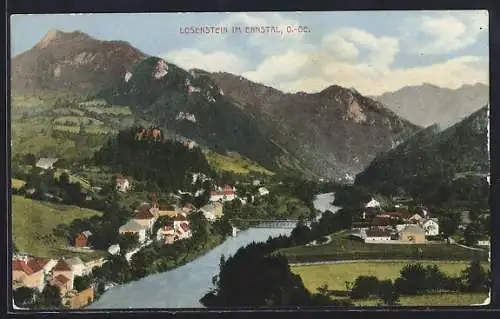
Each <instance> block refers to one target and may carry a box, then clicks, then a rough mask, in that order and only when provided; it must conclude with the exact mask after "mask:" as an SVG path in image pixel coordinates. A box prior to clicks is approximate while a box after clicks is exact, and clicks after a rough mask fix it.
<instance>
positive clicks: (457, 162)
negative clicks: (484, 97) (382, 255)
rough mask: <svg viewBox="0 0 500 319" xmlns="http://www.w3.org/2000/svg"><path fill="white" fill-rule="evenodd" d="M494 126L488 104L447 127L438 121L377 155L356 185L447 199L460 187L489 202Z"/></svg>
mask: <svg viewBox="0 0 500 319" xmlns="http://www.w3.org/2000/svg"><path fill="white" fill-rule="evenodd" d="M488 125H489V118H488V106H484V107H482V108H481V109H480V110H478V111H476V112H474V113H473V114H472V115H470V116H468V117H467V118H465V119H464V120H462V121H460V122H459V123H457V124H455V125H453V126H451V127H449V128H448V129H446V130H444V131H440V130H439V129H438V128H437V126H436V125H434V126H430V127H428V128H426V129H423V130H421V131H420V132H418V133H417V134H415V135H414V136H412V137H411V138H409V139H408V140H407V141H406V142H404V143H402V144H401V145H399V146H398V147H396V148H394V149H392V150H390V151H388V152H386V153H383V154H380V155H379V156H377V158H375V160H374V161H373V162H372V163H371V164H370V165H369V166H368V167H367V168H366V169H365V170H364V171H363V172H362V173H360V174H358V175H357V176H356V182H355V184H356V185H359V186H363V187H367V188H369V189H372V190H374V191H377V192H382V193H385V194H391V193H394V192H396V190H397V189H398V188H403V189H404V190H405V191H406V192H408V193H410V194H411V195H412V196H416V197H420V198H422V197H424V198H433V199H436V198H441V199H442V200H443V202H444V201H445V199H447V198H449V197H450V196H452V195H451V194H452V192H451V191H450V189H454V188H455V191H456V192H459V193H461V195H460V196H462V197H465V196H472V197H474V196H476V197H477V199H480V200H483V201H485V203H486V204H487V200H488V195H485V194H488V189H489V186H488V183H487V180H486V177H487V176H488V175H489V173H490V159H489V150H488V139H489V135H488ZM464 180H467V181H468V182H464ZM459 183H462V184H459ZM454 185H455V186H454ZM456 185H460V187H458V186H456ZM471 185H473V187H471ZM467 187H471V188H470V189H467ZM455 195H456V194H455ZM460 196H457V198H455V200H457V201H458V200H460Z"/></svg>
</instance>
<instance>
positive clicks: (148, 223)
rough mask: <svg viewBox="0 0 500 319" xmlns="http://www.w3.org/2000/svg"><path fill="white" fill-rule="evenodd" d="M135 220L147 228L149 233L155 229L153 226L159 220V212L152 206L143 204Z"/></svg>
mask: <svg viewBox="0 0 500 319" xmlns="http://www.w3.org/2000/svg"><path fill="white" fill-rule="evenodd" d="M136 212H137V213H136V215H135V218H134V220H135V221H136V222H137V223H138V224H139V225H142V226H145V227H146V228H147V229H148V230H149V231H151V230H152V229H153V225H154V223H155V221H156V219H157V217H156V216H157V214H158V211H157V210H155V209H154V208H153V207H152V206H151V205H150V204H148V203H143V204H142V205H140V206H139V208H138V209H137V210H136ZM155 212H156V214H155Z"/></svg>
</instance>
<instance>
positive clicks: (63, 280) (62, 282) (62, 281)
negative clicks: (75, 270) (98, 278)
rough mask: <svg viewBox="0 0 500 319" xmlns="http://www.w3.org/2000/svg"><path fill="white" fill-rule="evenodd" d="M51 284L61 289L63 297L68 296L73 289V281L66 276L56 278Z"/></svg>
mask: <svg viewBox="0 0 500 319" xmlns="http://www.w3.org/2000/svg"><path fill="white" fill-rule="evenodd" d="M50 284H51V285H52V286H56V287H57V288H59V292H60V294H61V296H64V295H66V294H67V293H68V292H69V291H71V290H72V289H73V281H72V280H71V279H69V278H68V277H66V276H64V275H57V276H54V277H53V278H52V280H51V281H50Z"/></svg>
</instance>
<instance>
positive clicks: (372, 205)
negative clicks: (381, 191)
mask: <svg viewBox="0 0 500 319" xmlns="http://www.w3.org/2000/svg"><path fill="white" fill-rule="evenodd" d="M365 208H380V203H379V202H378V201H377V200H375V199H374V198H372V199H371V200H370V201H369V202H368V203H366V205H365Z"/></svg>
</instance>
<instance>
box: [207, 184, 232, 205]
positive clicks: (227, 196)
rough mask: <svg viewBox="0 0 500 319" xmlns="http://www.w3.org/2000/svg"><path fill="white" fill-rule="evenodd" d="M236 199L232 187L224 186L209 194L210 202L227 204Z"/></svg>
mask: <svg viewBox="0 0 500 319" xmlns="http://www.w3.org/2000/svg"><path fill="white" fill-rule="evenodd" d="M235 198H236V188H235V187H234V186H229V185H224V187H222V188H221V187H218V188H217V189H216V190H213V191H211V192H210V201H211V202H219V201H223V202H229V201H232V200H234V199H235Z"/></svg>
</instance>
